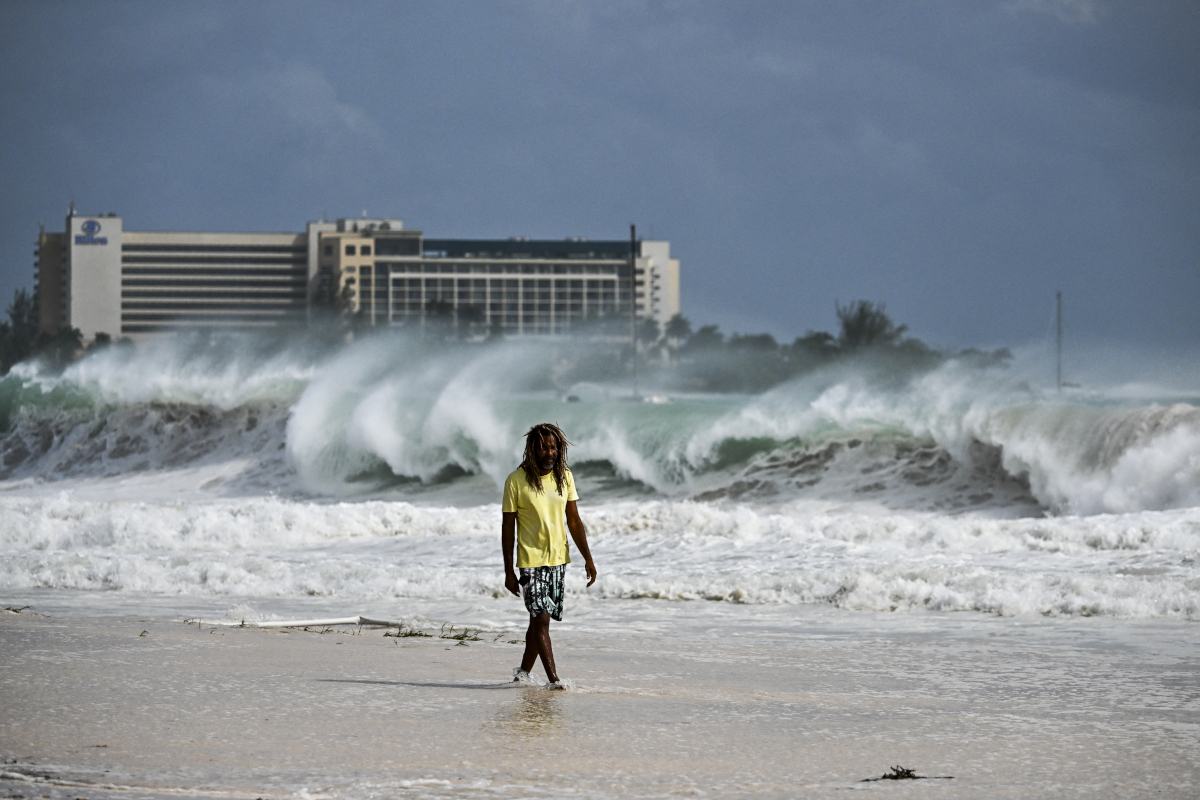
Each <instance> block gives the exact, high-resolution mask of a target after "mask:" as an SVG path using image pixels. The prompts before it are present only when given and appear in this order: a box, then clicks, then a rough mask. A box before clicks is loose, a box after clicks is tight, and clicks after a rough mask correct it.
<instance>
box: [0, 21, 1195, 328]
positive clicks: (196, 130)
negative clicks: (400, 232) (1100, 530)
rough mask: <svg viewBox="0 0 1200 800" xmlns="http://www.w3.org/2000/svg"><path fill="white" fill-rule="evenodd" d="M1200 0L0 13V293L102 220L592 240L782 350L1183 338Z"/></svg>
mask: <svg viewBox="0 0 1200 800" xmlns="http://www.w3.org/2000/svg"><path fill="white" fill-rule="evenodd" d="M1197 42H1200V3H1197V2H1195V1H1194V0H1188V1H1187V2H1171V1H1170V0H1153V2H1133V1H1132V0H1129V1H1128V2H1110V1H1109V0H1013V1H1011V2H1010V1H1009V0H998V1H996V2H991V1H987V2H985V1H984V0H980V1H979V2H969V1H968V0H960V1H958V2H937V0H928V1H917V0H914V2H899V1H895V2H893V1H892V0H879V2H850V1H848V0H847V1H846V2H833V1H832V0H830V1H829V2H811V3H808V2H797V1H796V0H791V1H790V2H778V3H752V2H724V3H704V2H687V3H674V2H672V3H644V2H593V3H578V2H487V3H478V2H469V3H468V2H463V3H455V2H437V3H416V2H413V3H407V2H386V3H370V2H354V3H349V2H347V3H328V2H323V3H314V2H301V1H300V0H288V1H287V2H279V3H271V2H256V3H249V2H236V3H235V2H228V3H204V2H188V3H173V2H151V3H143V2H76V3H54V2H44V1H43V2H12V1H11V0H9V1H6V2H0V44H2V49H0V92H2V101H3V109H4V111H3V114H2V115H0V136H2V142H3V148H2V155H0V159H2V161H0V166H2V169H0V172H2V174H3V192H2V193H0V211H2V213H3V219H4V224H3V225H2V226H0V259H2V260H0V297H2V298H3V301H4V304H7V300H8V298H10V297H11V296H12V292H13V291H14V290H15V289H16V288H19V287H31V286H32V272H33V269H32V265H33V256H32V253H33V248H34V245H35V243H36V236H37V224H38V222H39V221H43V222H45V223H46V226H47V229H48V230H62V226H63V217H64V215H65V213H66V209H67V204H68V202H69V201H70V200H71V199H72V198H74V199H75V201H76V205H77V207H78V209H79V210H80V212H81V213H97V212H108V211H114V212H116V213H118V214H120V215H121V216H122V217H123V218H124V224H125V227H126V229H128V230H237V231H261V230H297V231H298V230H302V229H303V225H304V223H305V221H307V220H311V219H319V218H321V216H322V215H323V214H326V213H327V214H328V215H329V217H330V218H334V217H339V216H359V215H361V214H362V212H363V211H364V210H366V211H367V213H369V214H370V215H373V216H389V217H399V218H401V219H403V220H404V222H405V226H406V227H410V228H419V229H422V230H424V231H425V232H426V234H427V235H429V236H432V237H507V236H512V235H524V236H532V237H535V238H562V237H566V236H587V237H589V238H596V239H600V238H603V239H621V238H625V237H627V236H628V230H629V228H628V226H629V224H630V223H631V222H632V223H636V224H637V225H638V230H639V233H641V234H643V235H644V236H646V237H647V238H649V237H651V236H652V237H653V238H659V239H668V240H670V242H671V249H672V253H673V254H674V255H676V256H677V257H678V258H680V259H681V262H682V283H683V308H684V314H685V315H686V316H687V317H688V318H689V319H691V321H692V322H693V324H696V325H698V324H702V323H707V322H713V323H718V324H720V325H721V327H722V329H723V330H725V331H727V332H732V331H741V332H759V331H769V332H771V333H773V334H775V335H776V336H777V337H778V338H779V339H781V340H783V341H790V340H791V339H792V338H793V337H795V336H797V335H799V334H802V333H804V332H805V331H806V330H808V329H826V330H832V329H834V326H835V318H834V313H833V309H834V302H835V300H841V301H843V302H846V301H850V300H854V299H858V298H864V299H870V300H875V301H882V302H886V303H887V307H888V311H889V312H890V313H891V314H892V316H893V317H894V318H895V319H896V320H898V321H901V322H906V323H908V324H909V326H910V329H911V331H912V333H914V334H915V335H917V336H920V337H921V338H923V339H925V340H926V341H927V342H929V343H931V344H934V345H936V346H940V347H963V346H969V345H980V346H999V345H1020V344H1023V343H1030V342H1035V341H1038V340H1042V339H1044V338H1045V337H1046V336H1047V335H1048V334H1049V333H1050V331H1051V330H1052V327H1053V319H1054V311H1053V308H1054V292H1055V290H1056V289H1062V290H1063V292H1064V294H1065V298H1066V301H1065V302H1066V310H1067V330H1068V332H1069V334H1070V335H1071V336H1074V337H1076V338H1077V339H1079V340H1081V341H1082V340H1088V341H1092V342H1114V343H1117V342H1119V343H1123V344H1133V345H1140V346H1146V345H1149V346H1156V347H1159V346H1161V347H1164V348H1168V349H1180V350H1186V349H1188V348H1195V347H1196V346H1197V345H1200V311H1198V310H1197V309H1198V308H1200V55H1198V53H1200V47H1198V46H1197Z"/></svg>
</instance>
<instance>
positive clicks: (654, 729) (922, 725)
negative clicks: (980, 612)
mask: <svg viewBox="0 0 1200 800" xmlns="http://www.w3.org/2000/svg"><path fill="white" fill-rule="evenodd" d="M746 613H747V614H752V613H753V610H752V609H747V612H746ZM885 616H886V615H885ZM749 619H750V618H749V617H748V618H747V620H749ZM897 619H898V620H899V618H898V617H897ZM960 619H961V618H960ZM946 620H947V622H946V623H945V624H942V623H939V622H938V621H936V620H935V621H933V622H927V623H922V625H917V626H914V625H912V624H908V623H909V622H911V620H909V621H907V622H906V621H903V620H900V621H897V622H896V623H895V624H892V623H890V622H888V621H887V620H886V619H884V620H883V621H882V622H880V621H879V619H878V618H875V619H874V620H873V621H872V622H871V623H870V625H866V624H860V623H859V622H857V621H855V622H853V623H852V624H848V625H846V626H842V627H838V626H837V625H833V626H830V625H824V627H820V626H814V627H813V628H812V629H811V632H810V634H809V635H800V634H797V632H796V631H795V630H789V631H772V630H770V629H763V628H760V629H752V628H750V629H747V630H746V632H745V633H743V634H742V635H736V634H735V633H733V632H731V631H736V630H737V628H733V629H731V628H730V627H728V626H722V627H721V628H719V629H717V628H714V629H712V630H709V631H693V632H690V633H686V634H685V633H678V632H677V633H669V634H665V635H664V634H655V633H651V632H638V633H634V634H631V635H629V636H616V635H613V634H611V633H609V632H605V633H588V632H585V631H578V630H570V629H564V630H561V631H559V632H558V633H557V634H556V636H555V643H556V648H557V655H558V660H559V664H560V673H562V674H563V675H564V676H567V677H569V678H571V679H572V680H573V681H574V683H575V688H574V690H573V691H570V692H566V693H553V692H548V691H545V690H543V689H538V688H529V687H524V686H520V685H513V684H511V683H508V681H507V679H508V677H509V676H510V675H511V670H512V667H513V666H515V665H516V663H517V661H518V660H519V657H520V647H521V646H520V645H519V644H509V643H508V642H509V641H511V640H513V639H516V638H520V637H519V636H515V635H513V634H512V633H511V632H510V633H509V634H508V635H507V636H505V637H503V638H501V639H499V640H498V641H494V642H493V641H476V642H470V643H466V644H459V643H458V642H456V641H454V640H445V639H440V638H427V639H424V638H403V639H395V638H390V637H384V636H383V632H382V631H379V630H364V631H362V632H361V633H355V632H353V631H343V632H331V633H317V632H301V631H293V632H284V631H267V630H252V629H227V628H226V629H219V628H218V629H214V628H211V627H207V626H205V627H200V626H196V625H190V626H189V625H184V624H181V623H180V622H177V621H172V620H169V619H164V618H158V619H137V618H86V617H64V616H57V615H56V616H45V617H40V616H29V615H28V612H26V613H23V614H18V615H14V614H4V615H0V756H2V757H3V760H4V762H5V765H4V766H3V770H4V775H3V778H2V779H0V790H2V791H0V795H2V796H7V797H15V796H23V797H26V798H38V797H50V798H53V800H59V799H60V798H67V797H70V798H81V797H91V798H96V797H106V796H113V797H118V796H119V797H122V798H140V797H147V798H149V797H161V796H171V797H180V796H185V797H186V796H236V797H272V798H274V797H306V796H320V797H346V798H374V797H379V798H385V797H475V796H489V797H514V796H524V797H542V796H546V797H549V796H562V795H564V794H572V795H573V796H577V797H609V796H625V797H667V796H692V795H694V796H717V797H738V796H755V797H834V796H841V795H842V794H843V793H844V792H845V791H847V790H851V791H866V792H873V793H878V792H887V794H888V796H889V797H892V796H895V797H947V798H949V797H955V798H962V797H979V798H1004V797H1035V796H1037V797H1050V796H1054V797H1110V796H1111V797H1116V796H1120V797H1159V798H1161V797H1167V798H1170V797H1179V798H1183V797H1192V796H1195V795H1194V792H1195V787H1196V786H1197V785H1200V647H1198V646H1197V645H1198V644H1200V626H1196V625H1195V624H1194V623H1162V624H1157V623H1146V622H1145V621H1142V622H1140V623H1137V624H1136V625H1133V624H1131V625H1124V624H1122V623H1119V622H1112V621H1107V622H1103V623H1102V624H1101V623H1097V624H1096V625H1092V623H1093V622H1094V621H1090V620H1075V621H1073V622H1070V623H1064V624H1062V625H1057V626H1056V625H1052V624H1049V623H1044V624H1041V623H1039V624H1035V625H1029V624H1027V623H1023V622H1021V621H1012V620H990V621H985V622H981V623H979V624H975V623H971V624H965V625H962V624H957V623H955V624H951V621H952V620H953V618H952V617H949V616H947V617H946ZM1089 626H1090V627H1089ZM143 631H144V632H145V633H144V635H143ZM493 636H495V634H489V635H487V638H488V639H491V638H492V637H493ZM893 765H902V766H905V767H910V768H913V769H914V770H915V771H916V772H917V773H918V774H920V775H925V776H931V777H932V776H953V778H952V779H940V780H917V781H881V782H874V783H871V782H862V781H863V779H865V778H875V777H879V776H881V775H882V774H884V773H885V772H886V771H887V770H888V768H889V767H891V766H893ZM105 787H126V788H123V789H120V790H116V789H106V788H105ZM129 787H132V789H131V788H129Z"/></svg>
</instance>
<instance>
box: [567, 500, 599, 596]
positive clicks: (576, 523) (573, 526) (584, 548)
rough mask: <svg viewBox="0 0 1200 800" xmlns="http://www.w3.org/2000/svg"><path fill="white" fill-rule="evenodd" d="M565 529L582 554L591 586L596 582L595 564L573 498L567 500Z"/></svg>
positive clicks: (585, 531) (585, 529)
mask: <svg viewBox="0 0 1200 800" xmlns="http://www.w3.org/2000/svg"><path fill="white" fill-rule="evenodd" d="M567 530H569V531H571V538H572V539H574V540H575V546H576V547H578V548H579V552H580V553H581V554H582V555H583V563H584V566H585V568H586V569H587V576H588V586H591V585H592V584H593V583H595V582H596V564H595V562H593V561H592V551H591V550H589V549H588V543H587V528H585V527H584V526H583V520H582V519H580V518H579V508H578V507H577V506H576V505H575V501H574V500H569V501H567Z"/></svg>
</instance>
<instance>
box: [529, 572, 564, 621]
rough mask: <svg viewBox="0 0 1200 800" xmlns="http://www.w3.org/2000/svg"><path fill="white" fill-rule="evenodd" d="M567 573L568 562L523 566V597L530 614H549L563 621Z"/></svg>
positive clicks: (534, 615)
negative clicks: (552, 564)
mask: <svg viewBox="0 0 1200 800" xmlns="http://www.w3.org/2000/svg"><path fill="white" fill-rule="evenodd" d="M566 574H567V565H566V564H559V565H557V566H554V567H521V598H522V599H523V600H524V601H525V608H527V609H529V616H531V617H536V616H539V615H541V614H549V615H550V616H551V617H553V618H554V619H556V620H558V621H559V622H562V615H563V577H564V576H565V575H566Z"/></svg>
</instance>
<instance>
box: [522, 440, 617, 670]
mask: <svg viewBox="0 0 1200 800" xmlns="http://www.w3.org/2000/svg"><path fill="white" fill-rule="evenodd" d="M567 444H568V442H567V437H566V436H564V435H563V432H562V431H561V430H560V429H559V427H558V426H557V425H551V424H550V423H546V422H544V423H542V424H540V425H534V426H533V427H532V428H530V429H529V432H528V433H527V434H525V458H524V460H523V461H522V462H521V466H519V467H517V468H516V469H515V470H513V472H512V474H511V475H509V476H508V479H507V480H506V481H504V504H503V506H502V509H501V511H502V518H501V523H500V543H501V547H502V548H503V549H504V586H505V587H506V588H507V589H508V590H509V591H510V592H512V593H513V594H515V595H517V596H522V595H523V597H524V600H525V608H526V609H528V610H529V630H528V631H526V633H525V657H524V658H522V659H521V666H520V667H518V668H516V669H515V670H513V680H514V681H521V680H526V679H528V677H529V671H530V670H532V669H533V665H534V662H536V661H537V659H538V658H539V657H540V658H541V659H542V668H543V669H545V670H546V678H547V680H549V681H550V688H551V689H563V688H564V687H563V685H562V682H561V681H559V679H558V671H557V670H556V669H555V666H554V651H553V650H552V649H551V647H550V618H551V617H553V618H554V619H556V620H558V621H560V622H561V621H562V612H563V576H564V575H565V573H566V569H567V564H568V563H570V561H571V555H570V553H569V552H568V549H567V533H566V530H564V527H563V521H564V520H565V521H566V528H567V529H569V530H570V531H571V538H572V539H574V540H575V547H577V548H578V549H579V552H580V554H582V555H583V561H584V565H585V569H586V570H587V576H588V584H587V585H588V586H591V585H592V584H593V583H595V582H596V565H595V564H594V563H593V562H592V552H591V551H590V550H589V549H588V543H587V530H586V529H585V528H584V527H583V520H581V519H580V518H579V510H578V509H577V508H576V507H575V501H576V500H578V499H579V496H578V495H577V494H576V493H575V479H574V478H573V477H572V476H571V470H569V469H567ZM514 545H515V546H516V548H517V569H519V570H520V571H521V576H520V578H518V577H517V573H516V572H515V571H513V546H514ZM522 590H523V591H522Z"/></svg>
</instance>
